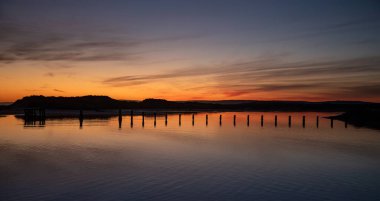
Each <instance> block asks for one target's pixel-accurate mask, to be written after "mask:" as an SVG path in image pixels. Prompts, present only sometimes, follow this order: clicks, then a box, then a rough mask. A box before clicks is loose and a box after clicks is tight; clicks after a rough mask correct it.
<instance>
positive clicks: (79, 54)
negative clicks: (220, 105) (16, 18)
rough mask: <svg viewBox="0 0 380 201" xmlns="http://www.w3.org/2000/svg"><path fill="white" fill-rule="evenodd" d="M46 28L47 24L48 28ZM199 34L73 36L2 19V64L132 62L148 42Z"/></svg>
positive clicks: (0, 52) (0, 55) (0, 28)
mask: <svg viewBox="0 0 380 201" xmlns="http://www.w3.org/2000/svg"><path fill="white" fill-rule="evenodd" d="M45 28H46V27H45ZM201 36H202V35H200V34H188V35H177V36H166V37H157V38H128V37H127V36H124V37H122V38H120V37H112V36H105V35H103V36H92V37H86V36H83V35H78V34H76V35H72V34H64V33H57V32H53V31H49V30H46V31H41V30H39V29H38V28H36V27H29V26H25V25H19V24H16V23H14V22H12V21H6V20H0V38H1V39H2V40H1V41H0V63H12V62H17V61H76V62H78V61H79V62H80V61H130V60H137V59H142V58H143V55H144V53H146V51H149V50H143V49H142V48H141V47H142V46H143V45H145V44H152V43H159V42H173V41H180V40H188V39H196V38H199V37H201Z"/></svg>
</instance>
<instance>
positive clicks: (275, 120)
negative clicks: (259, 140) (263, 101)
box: [274, 115, 277, 127]
mask: <svg viewBox="0 0 380 201" xmlns="http://www.w3.org/2000/svg"><path fill="white" fill-rule="evenodd" d="M274 126H275V127H277V115H274Z"/></svg>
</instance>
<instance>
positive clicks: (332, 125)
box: [330, 118, 334, 128]
mask: <svg viewBox="0 0 380 201" xmlns="http://www.w3.org/2000/svg"><path fill="white" fill-rule="evenodd" d="M330 121H331V122H330V126H331V128H333V127H334V119H333V118H331V120H330Z"/></svg>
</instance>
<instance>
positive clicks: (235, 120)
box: [234, 115, 236, 126]
mask: <svg viewBox="0 0 380 201" xmlns="http://www.w3.org/2000/svg"><path fill="white" fill-rule="evenodd" d="M234 126H236V115H234Z"/></svg>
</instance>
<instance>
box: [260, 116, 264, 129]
mask: <svg viewBox="0 0 380 201" xmlns="http://www.w3.org/2000/svg"><path fill="white" fill-rule="evenodd" d="M263 126H264V115H261V127H263Z"/></svg>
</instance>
